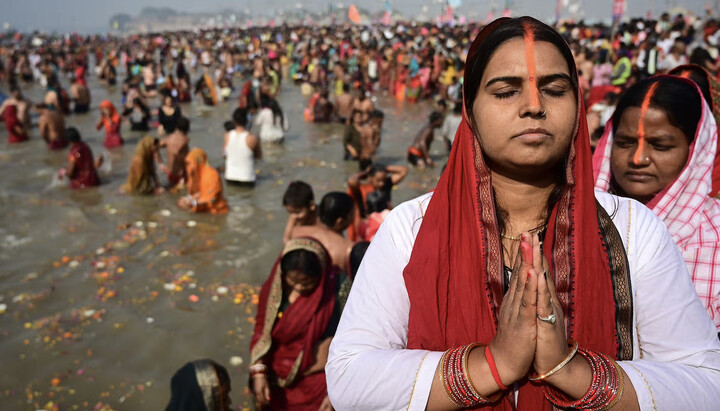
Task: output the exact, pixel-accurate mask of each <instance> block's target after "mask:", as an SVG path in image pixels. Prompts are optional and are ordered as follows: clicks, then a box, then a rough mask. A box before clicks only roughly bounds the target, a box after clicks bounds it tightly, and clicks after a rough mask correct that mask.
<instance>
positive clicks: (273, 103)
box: [268, 98, 285, 127]
mask: <svg viewBox="0 0 720 411" xmlns="http://www.w3.org/2000/svg"><path fill="white" fill-rule="evenodd" d="M268 108H270V110H271V111H272V113H273V125H275V124H277V121H278V119H279V120H280V127H282V126H283V123H284V122H285V115H284V114H283V112H282V109H281V108H280V104H278V102H277V100H275V99H274V98H273V99H270V102H269V103H268Z"/></svg>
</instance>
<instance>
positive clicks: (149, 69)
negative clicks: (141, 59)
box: [142, 62, 157, 98]
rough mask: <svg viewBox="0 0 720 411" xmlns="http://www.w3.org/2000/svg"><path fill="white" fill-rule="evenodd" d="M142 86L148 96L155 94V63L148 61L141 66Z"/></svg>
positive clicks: (151, 96)
mask: <svg viewBox="0 0 720 411" xmlns="http://www.w3.org/2000/svg"><path fill="white" fill-rule="evenodd" d="M142 76H143V86H144V87H145V95H146V96H147V97H149V98H153V97H155V96H157V79H156V76H155V63H152V62H151V63H149V64H148V65H146V66H145V67H143V71H142Z"/></svg>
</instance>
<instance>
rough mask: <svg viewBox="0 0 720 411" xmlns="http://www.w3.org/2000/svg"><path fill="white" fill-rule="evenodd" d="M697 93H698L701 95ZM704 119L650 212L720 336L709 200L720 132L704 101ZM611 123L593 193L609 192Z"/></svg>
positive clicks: (719, 258)
mask: <svg viewBox="0 0 720 411" xmlns="http://www.w3.org/2000/svg"><path fill="white" fill-rule="evenodd" d="M698 93H700V92H699V91H698ZM701 100H702V104H703V114H702V116H701V119H700V123H699V124H698V128H697V131H696V134H695V140H694V142H693V143H692V144H691V146H690V154H689V156H688V162H687V164H686V165H685V168H684V169H683V171H682V172H681V173H680V175H679V176H678V178H677V179H676V180H675V181H674V182H673V183H672V184H670V185H669V186H667V187H666V188H665V190H663V191H661V192H660V193H658V194H657V195H656V196H655V197H654V198H653V199H652V200H651V201H650V202H649V203H647V204H646V206H647V207H648V208H649V209H650V210H652V212H653V213H655V215H657V216H658V217H660V219H662V220H663V222H664V223H665V225H666V226H667V228H668V230H669V231H670V234H671V235H672V238H673V240H675V243H677V245H678V247H679V248H680V251H681V252H682V256H683V259H684V260H685V264H686V265H687V268H688V271H689V272H690V274H691V276H692V281H693V284H695V290H697V293H698V296H699V297H700V300H701V301H702V302H703V304H704V305H705V309H706V310H707V311H708V313H709V314H710V317H711V318H712V319H713V321H714V322H715V326H716V327H718V330H720V200H717V199H713V198H711V197H710V196H709V193H710V191H711V186H712V182H711V173H712V168H713V161H714V159H715V153H717V145H718V128H717V124H716V123H715V119H714V117H713V114H712V112H711V111H710V108H709V107H708V105H707V104H706V102H705V100H704V99H702V96H701ZM612 142H613V132H612V120H610V121H608V123H607V125H606V127H605V134H604V135H603V137H602V139H601V140H600V142H599V143H598V146H597V149H596V150H595V154H594V155H593V176H594V177H595V189H596V190H603V191H608V189H609V188H610V179H611V176H610V174H611V170H610V151H611V148H612Z"/></svg>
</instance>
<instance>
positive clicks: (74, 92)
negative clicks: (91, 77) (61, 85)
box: [70, 78, 90, 114]
mask: <svg viewBox="0 0 720 411" xmlns="http://www.w3.org/2000/svg"><path fill="white" fill-rule="evenodd" d="M70 98H71V99H72V101H73V103H75V107H74V108H73V111H74V112H75V114H82V113H87V112H88V111H90V90H88V88H87V86H86V85H84V84H82V82H79V81H77V79H75V78H73V79H71V80H70Z"/></svg>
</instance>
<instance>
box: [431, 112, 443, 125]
mask: <svg viewBox="0 0 720 411" xmlns="http://www.w3.org/2000/svg"><path fill="white" fill-rule="evenodd" d="M442 116H443V115H442V114H441V113H440V112H439V111H433V112H432V113H430V117H429V121H430V123H434V122H436V121H438V120H440V119H441V118H442Z"/></svg>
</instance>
